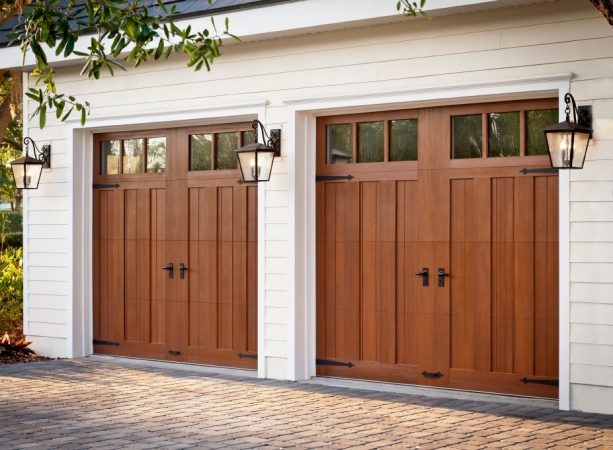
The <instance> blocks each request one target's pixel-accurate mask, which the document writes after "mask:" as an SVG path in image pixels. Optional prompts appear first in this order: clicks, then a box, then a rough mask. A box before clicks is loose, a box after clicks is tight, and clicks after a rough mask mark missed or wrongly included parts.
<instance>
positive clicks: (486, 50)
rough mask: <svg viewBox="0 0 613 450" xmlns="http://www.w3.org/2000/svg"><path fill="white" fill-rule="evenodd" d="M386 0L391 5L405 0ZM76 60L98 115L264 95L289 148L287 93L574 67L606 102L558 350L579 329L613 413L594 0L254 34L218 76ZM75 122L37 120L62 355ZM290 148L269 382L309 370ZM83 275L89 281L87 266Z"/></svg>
mask: <svg viewBox="0 0 613 450" xmlns="http://www.w3.org/2000/svg"><path fill="white" fill-rule="evenodd" d="M389 2H390V3H391V4H392V5H391V6H392V7H394V4H395V1H393V0H389ZM381 3H383V2H381ZM382 7H383V5H382ZM348 8H349V6H348ZM78 72H79V70H78V68H75V67H72V68H71V67H68V68H62V69H58V78H57V79H58V88H59V89H60V90H61V91H62V92H68V93H70V94H72V95H76V96H78V97H79V98H80V99H81V100H88V101H89V102H90V103H91V104H92V116H91V118H90V123H89V124H88V126H89V125H90V124H94V123H96V121H97V120H103V119H108V120H112V119H113V118H115V117H117V116H129V117H131V118H130V119H129V120H130V121H132V123H133V124H134V125H138V124H139V123H141V122H142V121H141V120H140V118H141V117H145V116H147V115H151V114H155V113H159V114H167V115H172V113H173V112H177V113H180V112H183V111H186V110H193V109H196V108H229V107H231V106H235V105H243V104H256V103H261V102H266V105H267V106H266V108H265V120H264V122H265V123H266V125H267V127H268V128H278V127H281V128H282V129H283V142H282V149H283V150H282V153H283V154H284V155H291V156H293V155H294V152H293V149H292V148H290V146H293V145H294V142H292V141H288V138H287V137H288V135H291V136H293V130H290V129H289V127H290V126H293V125H292V124H294V119H293V118H290V117H289V111H290V110H291V108H290V107H289V106H288V104H291V103H292V101H295V100H297V99H309V98H326V97H337V96H359V95H364V94H376V93H385V92H401V91H409V90H419V89H423V90H428V89H434V90H436V88H437V87H440V88H441V90H452V89H454V87H456V86H462V87H465V86H470V85H473V84H474V85H477V84H479V83H490V82H497V81H507V82H512V81H513V80H524V79H529V78H533V77H547V76H558V75H560V74H571V73H572V79H571V91H572V92H573V93H574V94H575V96H576V98H577V100H578V102H579V103H580V104H592V105H593V107H594V111H593V113H594V116H595V122H594V125H595V139H596V145H595V146H594V147H593V148H592V150H591V151H590V153H589V161H588V162H587V163H586V167H585V169H584V170H583V171H576V172H573V174H572V182H571V185H570V199H571V204H570V220H571V224H570V239H571V241H572V242H571V245H570V259H571V262H572V263H571V267H570V274H571V275H570V279H571V281H570V286H567V287H568V289H564V288H563V289H561V292H562V296H563V297H564V291H567V292H568V291H569V290H570V298H571V300H572V303H571V305H570V318H571V319H570V321H571V323H570V327H569V329H567V330H566V333H565V332H564V327H565V326H566V325H568V324H564V323H563V325H562V329H563V332H562V339H563V342H562V343H561V346H560V348H561V351H562V352H564V351H565V349H567V348H568V345H569V339H570V380H571V383H572V385H571V389H570V391H571V405H570V406H571V408H573V409H583V410H590V411H600V412H605V411H607V412H613V256H612V255H613V28H612V27H610V26H608V24H607V23H606V21H605V20H604V19H603V18H602V16H600V15H599V13H598V12H597V11H596V10H595V9H594V8H593V7H592V6H591V5H590V4H589V2H585V1H581V2H579V1H576V0H563V1H560V2H555V3H549V4H547V3H545V4H540V5H534V6H522V7H516V8H505V9H500V10H491V11H482V12H474V13H470V14H463V15H461V16H445V17H438V18H435V19H433V20H431V21H425V20H420V21H414V20H405V19H401V20H400V21H398V22H397V23H391V24H386V25H384V24H380V25H376V26H369V27H362V28H353V29H346V30H340V31H327V32H322V33H313V34H309V35H305V36H298V37H289V38H277V39H270V40H263V41H259V42H251V43H249V42H247V43H243V44H240V45H233V46H228V47H226V48H225V50H224V55H223V56H222V57H221V58H220V59H219V60H218V61H217V62H215V64H214V65H213V69H212V71H211V72H210V73H206V72H198V73H194V72H193V71H192V70H191V69H188V68H186V67H185V62H184V61H183V60H182V59H180V58H174V59H171V60H170V61H166V62H155V63H151V64H144V65H142V66H141V67H139V68H137V69H130V70H129V71H128V72H127V73H123V72H118V73H117V75H116V77H114V78H109V77H105V78H103V79H101V80H98V81H91V80H83V79H82V78H81V77H79V76H78ZM437 97H440V96H437ZM365 102H366V101H365ZM439 102H440V100H439ZM365 107H366V108H367V107H368V105H367V104H366V103H365ZM204 118H205V117H204ZM126 120H127V119H126ZM69 129H70V130H72V128H69V127H68V126H66V125H64V124H60V123H59V122H58V121H56V120H54V119H52V118H51V117H50V118H49V120H48V124H47V127H46V128H45V129H44V130H42V131H41V130H39V129H38V128H37V126H36V123H34V122H32V123H31V124H30V130H29V134H30V135H31V136H32V137H33V138H34V139H35V140H36V141H37V142H40V143H41V144H42V143H51V144H52V146H53V150H52V152H53V155H52V166H53V168H52V169H51V170H45V171H44V173H43V178H42V181H41V186H40V188H39V189H38V190H37V191H30V192H29V193H28V196H27V200H26V202H25V205H24V214H25V217H24V226H25V227H26V235H25V243H24V244H25V252H26V255H27V256H26V302H25V303H26V305H25V308H26V311H25V330H26V333H27V335H28V336H29V337H30V338H31V339H33V341H34V348H35V349H36V350H37V351H39V352H41V353H44V354H49V355H57V356H71V355H75V354H79V351H77V350H75V348H77V347H75V346H74V345H73V343H72V340H71V333H72V328H71V326H70V323H71V322H72V315H73V308H72V305H71V302H76V301H81V299H76V298H75V299H73V296H72V286H73V281H74V279H73V278H72V276H71V274H72V273H73V269H74V267H73V262H72V261H73V257H72V254H71V252H72V230H73V217H72V212H71V211H72V204H73V192H72V182H73V180H72V173H73V167H72V157H71V155H72V148H68V147H69V146H71V145H72V144H71V143H72V137H71V136H69V135H68V131H67V130H69ZM71 132H72V131H70V133H71ZM288 158H289V156H284V157H282V158H280V159H278V160H277V162H276V163H275V167H274V172H275V173H274V176H273V178H272V180H271V182H269V183H267V184H263V185H261V187H260V190H261V192H260V210H259V212H260V224H263V226H264V230H263V233H261V234H260V236H262V234H263V235H264V236H265V242H264V243H263V246H260V248H264V254H263V255H260V261H261V262H263V267H260V294H261V297H260V302H263V304H262V306H261V308H260V311H263V312H264V317H261V318H260V321H259V324H260V333H262V335H261V336H260V340H259V342H260V349H259V354H260V358H263V359H261V360H260V361H263V362H261V366H260V375H261V376H267V377H272V378H295V377H296V369H295V363H296V362H295V354H294V349H295V348H296V342H295V339H293V337H292V336H293V334H292V333H293V332H294V330H295V327H296V323H295V317H291V316H292V314H293V311H294V309H293V307H292V302H293V300H294V294H295V292H296V291H295V286H296V284H295V283H296V277H295V273H294V272H292V271H293V270H294V268H295V267H296V264H295V263H296V262H295V260H294V256H295V253H294V250H295V243H294V242H293V241H292V239H293V236H294V235H295V233H296V229H297V228H296V227H297V226H298V225H299V224H296V223H295V221H294V220H293V217H294V216H293V215H292V214H293V212H294V211H296V208H297V207H298V206H300V205H295V204H294V203H293V200H294V199H295V195H296V191H295V185H294V184H293V177H294V176H295V175H296V174H295V171H296V170H301V168H300V165H299V164H296V165H294V164H293V163H294V162H295V161H293V160H291V161H290V160H289V159H288ZM290 163H291V164H290ZM564 180H565V178H563V177H562V178H561V181H562V182H564ZM562 209H564V208H562ZM312 245H314V243H312ZM567 250H568V249H567ZM566 269H567V270H566V272H568V268H566ZM74 273H75V274H76V275H75V277H78V274H79V272H78V268H77V270H74ZM562 273H564V268H562ZM563 283H564V282H563ZM565 301H567V300H565V299H564V298H562V302H565ZM565 308H566V310H568V305H567V304H566V306H564V305H562V307H561V309H562V310H564V309H565ZM296 314H299V313H296ZM566 328H568V327H566ZM569 335H570V338H569ZM262 344H263V345H262ZM568 358H569V355H561V360H563V361H567V360H568ZM567 370H568V366H567ZM561 378H562V380H564V379H565V378H564V374H563V373H561ZM567 378H568V377H566V379H567ZM605 399H607V400H606V401H605ZM562 406H563V407H564V405H562Z"/></svg>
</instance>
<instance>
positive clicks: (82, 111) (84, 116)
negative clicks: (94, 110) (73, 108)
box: [81, 108, 86, 126]
mask: <svg viewBox="0 0 613 450" xmlns="http://www.w3.org/2000/svg"><path fill="white" fill-rule="evenodd" d="M85 120H86V111H85V108H83V109H82V110H81V126H83V125H85Z"/></svg>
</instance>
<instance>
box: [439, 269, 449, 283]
mask: <svg viewBox="0 0 613 450" xmlns="http://www.w3.org/2000/svg"><path fill="white" fill-rule="evenodd" d="M448 276H449V274H448V273H447V272H445V268H444V267H439V268H438V287H445V277H448Z"/></svg>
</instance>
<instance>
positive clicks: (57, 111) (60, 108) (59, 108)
mask: <svg viewBox="0 0 613 450" xmlns="http://www.w3.org/2000/svg"><path fill="white" fill-rule="evenodd" d="M64 106H66V102H59V103H58V105H57V108H56V109H55V116H56V117H57V118H58V119H59V118H60V117H61V116H62V112H63V111H64Z"/></svg>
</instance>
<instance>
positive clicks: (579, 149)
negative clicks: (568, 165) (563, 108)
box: [572, 131, 590, 169]
mask: <svg viewBox="0 0 613 450" xmlns="http://www.w3.org/2000/svg"><path fill="white" fill-rule="evenodd" d="M589 140H590V135H589V133H582V132H578V131H576V132H575V145H574V146H573V149H574V150H573V161H572V167H573V169H581V168H583V163H584V162H585V155H586V153H587V147H588V144H589Z"/></svg>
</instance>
